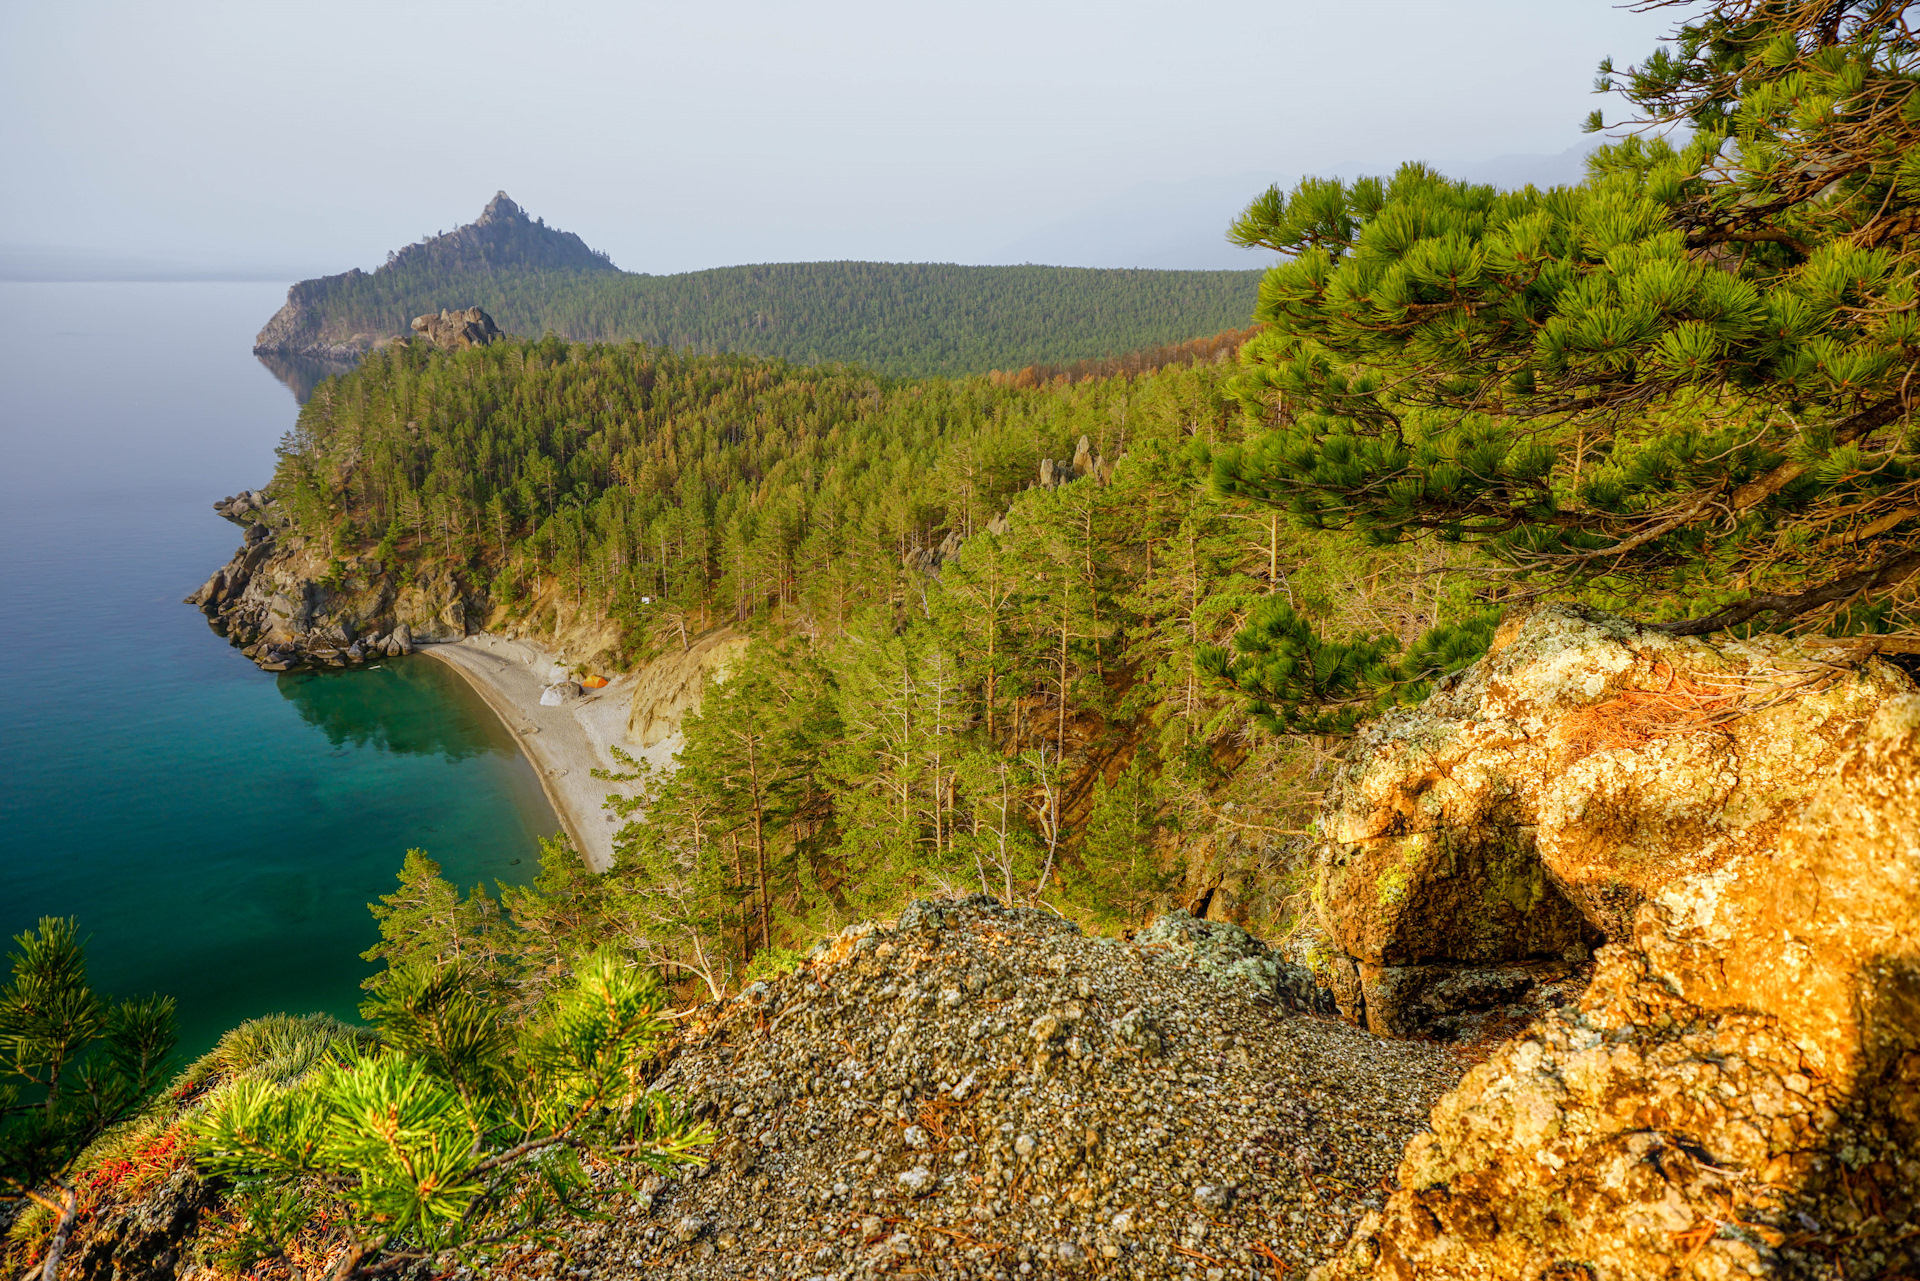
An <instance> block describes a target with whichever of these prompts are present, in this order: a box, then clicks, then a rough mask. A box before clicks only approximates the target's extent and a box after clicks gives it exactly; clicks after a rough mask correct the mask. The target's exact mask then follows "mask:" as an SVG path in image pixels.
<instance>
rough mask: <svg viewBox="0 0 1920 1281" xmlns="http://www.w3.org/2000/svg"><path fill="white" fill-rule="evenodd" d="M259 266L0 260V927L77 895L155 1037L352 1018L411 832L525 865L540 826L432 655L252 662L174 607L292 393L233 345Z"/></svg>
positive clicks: (468, 703) (509, 768) (225, 536)
mask: <svg viewBox="0 0 1920 1281" xmlns="http://www.w3.org/2000/svg"><path fill="white" fill-rule="evenodd" d="M284 297H285V286H284V285H270V284H254V283H245V284H204V283H187V284H180V283H168V284H112V283H99V284H17V283H0V602H3V603H4V607H3V608H0V930H4V931H5V933H6V935H7V937H8V939H10V938H11V936H12V935H14V934H16V933H18V932H20V931H21V930H24V929H29V928H31V927H32V926H33V924H34V923H35V922H36V921H37V920H38V919H39V918H40V917H41V916H46V915H55V916H77V917H79V918H80V922H81V926H82V928H83V930H85V931H87V932H89V933H90V934H91V935H92V940H93V941H92V944H91V947H90V949H89V960H90V962H91V968H92V974H93V977H94V982H95V986H96V987H97V988H100V989H103V990H105V991H108V992H113V993H116V994H137V993H144V992H148V991H159V992H163V993H170V994H172V995H174V996H175V997H177V998H178V999H179V1002H180V1013H181V1041H182V1044H181V1050H182V1052H183V1054H195V1053H198V1052H200V1051H201V1050H203V1049H205V1048H206V1047H207V1046H208V1045H210V1044H211V1043H212V1041H213V1040H214V1039H215V1038H216V1037H217V1036H218V1034H219V1033H220V1032H221V1031H224V1030H225V1029H226V1028H228V1027H231V1026H232V1025H233V1024H235V1023H237V1022H239V1021H240V1020H242V1019H245V1018H248V1017H251V1016H254V1015H258V1014H264V1013H270V1012H273V1011H278V1010H287V1011H292V1012H297V1013H304V1012H306V1011H310V1010H326V1011H329V1012H331V1013H334V1014H338V1015H341V1016H343V1017H352V1016H353V1012H354V1008H355V1006H356V1005H357V1004H358V1001H359V998H360V995H361V994H360V990H359V984H360V980H361V979H362V978H363V977H365V975H366V974H368V973H369V972H370V971H371V967H370V966H369V965H368V964H367V963H366V962H363V961H361V960H360V959H359V953H360V952H361V951H363V950H364V949H366V948H367V947H369V946H370V945H371V944H372V943H373V942H374V941H376V940H377V938H378V931H377V930H376V929H375V927H374V924H373V921H372V919H371V918H370V917H369V916H368V914H367V910H366V905H367V904H368V903H369V902H371V901H372V900H373V899H374V897H375V896H376V895H379V894H383V893H386V892H388V891H389V890H391V889H392V888H393V886H394V884H395V882H394V879H393V877H394V872H395V871H396V870H397V869H398V868H399V865H400V860H401V858H402V856H403V855H404V853H405V851H406V850H407V848H408V847H409V846H419V847H422V848H425V849H427V850H428V851H429V852H430V853H431V854H432V855H433V856H434V857H435V858H436V859H438V860H439V861H440V862H441V863H442V865H443V867H444V868H445V870H446V873H447V875H448V876H449V877H450V878H451V879H453V880H454V881H455V883H457V884H459V885H461V886H463V887H464V886H470V885H472V884H474V883H475V882H477V881H485V882H487V883H488V884H489V885H491V882H492V881H493V880H495V879H501V880H506V881H509V882H512V881H522V880H527V879H530V878H531V876H532V873H533V871H534V870H535V866H536V861H537V845H536V837H537V835H538V834H541V833H552V832H554V831H556V830H557V829H558V827H559V824H558V822H557V821H556V820H555V818H554V816H553V812H552V810H551V808H550V807H549V806H548V805H547V802H546V800H545V798H544V796H543V795H542V794H541V791H540V786H539V782H538V780H537V778H536V777H535V776H534V773H533V771H532V769H531V767H530V766H529V765H528V764H527V763H526V761H525V759H524V758H523V757H522V756H521V755H520V754H519V752H518V750H517V749H516V748H515V747H514V745H513V743H512V740H511V739H510V738H509V737H508V735H507V733H506V731H505V729H504V727H502V726H501V725H500V723H499V721H498V719H497V718H496V717H495V716H494V715H493V713H492V712H491V711H489V710H488V709H487V708H486V706H485V704H484V703H482V702H480V700H479V699H478V698H477V697H476V696H474V695H473V694H472V692H471V691H470V690H468V689H467V687H466V686H465V685H464V684H463V683H462V682H461V681H460V680H459V678H458V677H456V676H455V675H454V674H453V673H452V672H451V671H450V670H448V669H447V668H445V667H443V666H442V665H441V664H438V663H436V662H434V661H432V660H431V659H424V658H413V659H402V660H397V661H393V660H389V661H388V662H386V663H385V664H383V666H382V669H381V670H380V671H377V672H364V671H362V672H344V673H331V672H329V673H304V674H303V673H287V674H284V675H281V676H278V677H276V676H273V675H270V674H267V673H264V672H260V671H258V670H257V669H255V668H254V667H253V665H252V664H250V663H248V662H247V661H246V660H245V659H243V658H241V657H240V655H239V653H238V651H236V650H234V649H231V648H229V647H228V646H227V644H226V643H225V641H224V640H223V639H221V638H220V637H217V636H215V635H214V634H213V633H211V632H210V631H209V630H208V628H207V625H206V621H205V619H204V618H202V616H201V615H200V613H199V611H198V610H196V609H194V608H193V607H191V606H188V605H184V604H182V603H180V601H181V597H183V596H185V595H186V594H187V593H188V592H190V591H192V590H193V589H194V588H196V587H198V586H199V585H200V583H201V582H203V581H204V580H205V579H206V578H207V576H208V575H209V574H211V573H212V572H213V571H214V570H215V569H217V568H218V567H219V566H220V565H222V564H224V563H225V561H226V559H227V558H228V557H229V556H230V555H231V554H232V552H233V549H234V548H235V546H237V545H238V543H239V541H240V530H239V528H238V527H237V526H234V525H232V524H229V523H228V522H226V521H224V520H222V519H220V518H219V517H218V516H216V515H214V514H213V512H212V510H211V508H210V507H209V504H210V503H212V502H213V501H214V500H215V499H218V498H221V497H224V496H225V495H228V494H232V493H235V492H237V491H239V490H241V489H250V488H258V487H259V486H260V485H262V484H263V483H265V481H266V480H267V479H268V478H269V476H270V475H271V474H272V469H273V462H274V455H273V451H274V446H275V445H276V444H278V442H279V440H280V437H281V435H282V434H283V433H284V432H285V431H286V430H287V429H288V428H290V427H291V426H292V425H293V422H294V418H295V414H296V412H297V408H298V407H297V405H296V404H295V402H294V399H293V397H292V396H291V395H290V394H289V393H288V391H287V389H286V388H285V387H283V386H282V385H281V384H280V383H278V382H277V381H275V379H274V378H273V376H272V375H271V374H269V373H268V371H267V370H266V369H264V368H262V367H261V365H260V364H259V362H257V361H256V360H255V359H254V357H253V356H252V355H251V354H250V352H249V350H248V349H249V346H250V344H251V341H252V336H253V334H254V332H255V331H256V330H257V329H258V328H259V326H260V324H261V323H262V321H263V320H264V319H265V318H266V317H267V316H269V315H271V314H272V313H273V311H274V309H275V308H277V307H278V306H279V305H280V303H281V301H282V300H283V299H284Z"/></svg>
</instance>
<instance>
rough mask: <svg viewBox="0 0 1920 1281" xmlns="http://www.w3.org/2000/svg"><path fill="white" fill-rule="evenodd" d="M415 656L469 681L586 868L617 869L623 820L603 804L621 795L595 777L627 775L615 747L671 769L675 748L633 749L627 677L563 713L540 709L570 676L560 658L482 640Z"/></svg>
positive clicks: (496, 639)
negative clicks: (606, 772) (522, 758)
mask: <svg viewBox="0 0 1920 1281" xmlns="http://www.w3.org/2000/svg"><path fill="white" fill-rule="evenodd" d="M415 652H416V653H420V654H425V655H426V656H427V657H429V658H433V659H437V660H439V661H440V662H443V663H445V664H447V665H448V666H449V667H451V668H453V669H454V670H455V671H457V672H459V673H460V674H461V675H462V676H464V677H466V679H467V683H468V684H469V685H472V686H473V688H474V689H475V691H477V692H478V693H479V695H480V697H481V698H483V699H485V700H486V702H487V705H488V706H489V707H491V708H493V710H494V712H495V714H496V715H498V716H499V717H500V720H501V723H502V724H504V725H505V726H506V727H507V731H508V732H509V733H511V734H512V735H513V737H514V740H515V741H516V742H518V743H519V744H520V750H521V751H522V752H524V753H525V754H526V757H527V760H528V761H529V762H530V763H531V764H532V765H533V769H534V773H536V774H538V775H539V776H540V785H541V787H543V788H545V789H546V793H547V800H548V801H549V802H550V803H551V804H552V805H553V811H554V813H555V814H557V815H558V816H559V818H560V822H561V824H562V825H563V826H564V827H565V828H566V832H567V835H568V836H570V837H572V838H573V844H574V848H576V849H578V850H579V851H580V854H581V857H582V858H584V859H585V860H586V863H587V866H588V867H590V868H592V869H593V870H594V871H596V872H604V871H606V870H607V869H608V868H610V867H612V866H613V834H614V832H615V831H616V830H617V829H618V827H619V825H620V821H621V820H620V819H619V818H618V817H617V816H615V815H614V814H613V813H611V812H610V811H608V810H607V809H606V808H605V804H606V798H607V794H608V793H609V792H614V791H618V790H621V789H620V785H619V784H617V783H608V782H604V781H602V780H600V779H597V778H595V777H593V771H594V770H595V769H610V770H622V769H623V768H624V767H623V766H622V765H621V764H620V762H618V761H616V760H615V759H614V758H613V754H612V752H611V751H610V750H609V749H610V748H612V747H614V746H618V747H620V748H621V749H622V750H624V751H627V752H630V753H631V754H632V755H633V756H635V757H638V758H648V759H653V760H654V763H655V764H665V763H666V757H667V756H669V755H670V754H671V751H670V750H669V751H667V752H663V751H662V750H661V748H669V747H670V745H669V744H661V745H660V747H656V748H654V749H653V750H651V751H646V752H642V751H641V750H640V749H639V748H636V747H633V746H632V745H631V744H629V743H628V742H627V740H626V733H627V717H628V712H629V703H630V702H631V701H632V685H633V679H632V678H631V677H622V678H620V679H618V680H615V681H613V682H612V683H610V684H608V685H607V686H606V687H605V688H603V689H597V690H588V691H587V692H586V694H585V695H584V696H582V697H580V698H576V699H572V700H570V701H569V702H566V703H562V704H560V705H559V706H558V707H542V706H541V705H540V695H541V692H542V691H543V690H545V689H546V687H547V686H548V685H550V684H552V683H553V682H554V681H555V680H558V679H564V676H563V675H562V674H561V673H560V672H559V671H558V670H557V667H558V663H557V660H556V659H555V658H554V656H553V655H552V654H550V653H548V652H547V651H546V650H544V649H542V648H540V647H539V646H538V645H534V644H531V643H529V642H527V641H519V640H508V639H507V638H505V637H501V636H489V635H486V634H484V633H483V634H481V635H477V636H469V637H467V638H466V639H464V640H458V641H443V642H440V643H438V644H423V645H421V646H420V647H419V648H418V649H417V650H416V651H415ZM671 746H673V747H677V746H678V744H677V743H675V744H672V745H671Z"/></svg>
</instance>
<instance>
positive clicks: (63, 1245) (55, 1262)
mask: <svg viewBox="0 0 1920 1281" xmlns="http://www.w3.org/2000/svg"><path fill="white" fill-rule="evenodd" d="M79 1206H80V1195H79V1193H77V1192H75V1191H74V1190H73V1189H72V1188H62V1189H60V1213H59V1214H58V1216H56V1217H55V1219H54V1221H53V1239H52V1240H51V1241H50V1242H48V1244H47V1261H46V1263H45V1264H44V1265H42V1266H41V1269H40V1281H59V1279H60V1257H61V1256H62V1255H64V1254H65V1253H66V1252H67V1241H68V1240H69V1239H70V1238H71V1237H72V1236H73V1220H74V1216H75V1214H76V1213H77V1212H78V1210H79Z"/></svg>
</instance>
